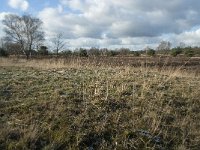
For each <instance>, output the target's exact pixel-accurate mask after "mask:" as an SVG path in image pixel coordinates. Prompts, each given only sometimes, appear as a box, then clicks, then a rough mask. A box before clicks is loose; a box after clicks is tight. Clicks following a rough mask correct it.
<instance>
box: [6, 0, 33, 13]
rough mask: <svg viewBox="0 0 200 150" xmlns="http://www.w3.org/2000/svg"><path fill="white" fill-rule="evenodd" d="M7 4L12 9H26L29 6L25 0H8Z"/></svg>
mask: <svg viewBox="0 0 200 150" xmlns="http://www.w3.org/2000/svg"><path fill="white" fill-rule="evenodd" d="M8 4H9V6H10V7H12V8H14V9H20V10H22V11H26V10H27V9H28V7H29V3H28V1H26V0H9V1H8Z"/></svg>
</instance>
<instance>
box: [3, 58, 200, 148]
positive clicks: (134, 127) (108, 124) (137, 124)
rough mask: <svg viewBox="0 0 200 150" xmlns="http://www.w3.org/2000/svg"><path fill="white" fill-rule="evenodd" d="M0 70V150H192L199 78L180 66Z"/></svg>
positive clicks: (78, 62) (61, 64)
mask: <svg viewBox="0 0 200 150" xmlns="http://www.w3.org/2000/svg"><path fill="white" fill-rule="evenodd" d="M0 66H1V68H0V89H1V90H0V99H1V100H0V128H1V130H0V149H166V150H168V149H180V150H181V149H200V122H199V119H200V111H199V107H200V101H199V97H200V93H199V91H200V80H199V75H198V74H196V73H193V72H187V70H183V69H182V66H178V67H177V68H169V66H167V65H166V66H165V65H163V66H162V67H159V68H156V67H149V66H147V65H141V66H139V67H132V66H131V65H127V64H126V65H124V66H123V65H112V62H107V63H103V62H98V63H97V61H90V60H89V59H70V60H64V59H62V60H47V59H46V60H31V61H26V60H18V59H16V60H9V59H1V60H0Z"/></svg>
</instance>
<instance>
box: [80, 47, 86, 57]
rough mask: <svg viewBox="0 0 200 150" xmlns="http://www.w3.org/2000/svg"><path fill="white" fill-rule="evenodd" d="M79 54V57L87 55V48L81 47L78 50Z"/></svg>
mask: <svg viewBox="0 0 200 150" xmlns="http://www.w3.org/2000/svg"><path fill="white" fill-rule="evenodd" d="M79 56H80V57H88V54H87V50H86V49H83V48H80V50H79Z"/></svg>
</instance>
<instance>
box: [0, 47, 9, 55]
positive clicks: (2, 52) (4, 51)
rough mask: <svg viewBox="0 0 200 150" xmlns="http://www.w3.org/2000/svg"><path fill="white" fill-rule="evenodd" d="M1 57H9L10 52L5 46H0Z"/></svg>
mask: <svg viewBox="0 0 200 150" xmlns="http://www.w3.org/2000/svg"><path fill="white" fill-rule="evenodd" d="M0 57H8V52H7V51H6V50H5V49H3V48H0Z"/></svg>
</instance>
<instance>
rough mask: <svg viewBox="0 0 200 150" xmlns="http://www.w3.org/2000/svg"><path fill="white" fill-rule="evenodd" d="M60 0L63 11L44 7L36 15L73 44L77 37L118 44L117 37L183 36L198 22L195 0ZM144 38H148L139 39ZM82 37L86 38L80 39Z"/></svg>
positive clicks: (89, 40)
mask: <svg viewBox="0 0 200 150" xmlns="http://www.w3.org/2000/svg"><path fill="white" fill-rule="evenodd" d="M60 2H61V4H62V6H63V8H64V11H61V10H60V9H58V8H46V9H44V10H42V11H41V12H40V13H39V17H40V18H41V19H42V20H43V21H44V28H45V29H46V31H48V32H49V33H48V34H49V35H52V33H55V32H64V36H65V38H66V39H71V40H72V41H73V40H74V43H76V44H77V42H78V41H79V43H82V44H83V45H89V44H93V43H95V44H93V45H103V44H105V45H106V44H107V45H109V44H112V45H117V44H119V45H120V44H124V43H123V42H122V41H123V40H121V39H128V38H130V39H134V40H136V39H137V40H138V39H140V41H142V42H143V43H148V41H151V42H158V39H160V38H162V36H163V35H166V34H174V37H175V36H177V37H179V35H184V36H186V35H185V34H183V33H184V32H186V31H190V30H191V29H192V28H193V27H194V26H198V25H199V24H200V19H199V16H200V9H199V6H200V1H197V0H171V1H165V0H126V1H122V0H109V1H108V0H95V1H94V0H60ZM65 10H67V11H65ZM144 38H147V39H149V40H142V39H144ZM76 39H79V40H78V41H77V40H76ZM83 39H87V40H86V41H85V42H84V40H83ZM150 39H154V40H150ZM155 39H156V40H155ZM177 39H180V38H177ZM81 40H82V41H83V42H81ZM88 43H89V44H88ZM125 43H126V42H125ZM128 44H135V43H134V42H130V43H127V45H128ZM149 44H150V43H149ZM77 45H78V44H77Z"/></svg>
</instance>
